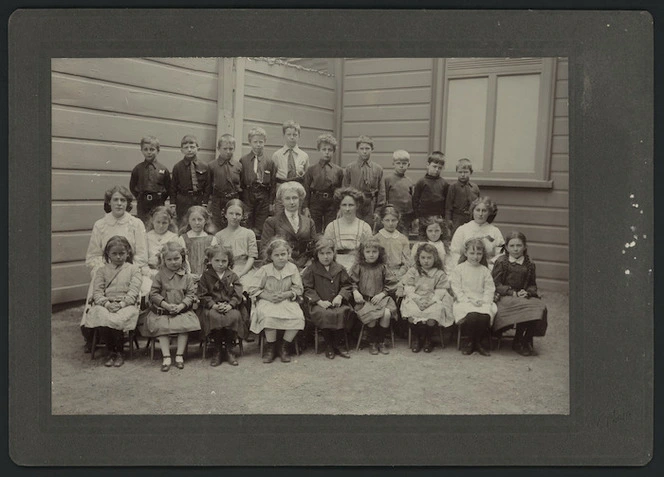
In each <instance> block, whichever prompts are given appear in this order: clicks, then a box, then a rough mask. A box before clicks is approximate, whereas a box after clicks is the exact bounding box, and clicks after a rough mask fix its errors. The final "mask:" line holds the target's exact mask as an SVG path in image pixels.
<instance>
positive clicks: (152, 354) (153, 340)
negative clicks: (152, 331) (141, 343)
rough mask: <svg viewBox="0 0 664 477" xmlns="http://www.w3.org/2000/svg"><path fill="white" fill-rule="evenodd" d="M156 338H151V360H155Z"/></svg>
mask: <svg viewBox="0 0 664 477" xmlns="http://www.w3.org/2000/svg"><path fill="white" fill-rule="evenodd" d="M154 342H155V339H154V338H150V360H153V359H154Z"/></svg>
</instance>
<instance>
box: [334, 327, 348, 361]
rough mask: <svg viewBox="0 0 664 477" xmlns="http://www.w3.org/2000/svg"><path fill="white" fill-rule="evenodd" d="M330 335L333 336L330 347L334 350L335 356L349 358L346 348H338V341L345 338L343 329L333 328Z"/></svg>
mask: <svg viewBox="0 0 664 477" xmlns="http://www.w3.org/2000/svg"><path fill="white" fill-rule="evenodd" d="M332 336H333V337H334V338H333V341H332V349H333V351H334V354H335V355H337V356H341V357H342V358H346V359H348V358H350V355H349V354H348V351H346V348H344V349H340V348H339V343H341V342H342V340H345V334H344V330H343V329H341V330H335V331H334V332H333V333H332ZM344 346H345V345H344Z"/></svg>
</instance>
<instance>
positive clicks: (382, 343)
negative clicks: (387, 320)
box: [376, 325, 390, 354]
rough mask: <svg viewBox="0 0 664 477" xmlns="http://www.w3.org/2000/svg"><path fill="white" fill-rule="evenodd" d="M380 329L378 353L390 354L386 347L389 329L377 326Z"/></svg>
mask: <svg viewBox="0 0 664 477" xmlns="http://www.w3.org/2000/svg"><path fill="white" fill-rule="evenodd" d="M376 328H378V338H377V341H378V352H379V353H381V354H390V351H389V350H388V349H387V348H386V347H385V334H386V333H387V330H388V329H389V328H383V327H382V326H380V325H376Z"/></svg>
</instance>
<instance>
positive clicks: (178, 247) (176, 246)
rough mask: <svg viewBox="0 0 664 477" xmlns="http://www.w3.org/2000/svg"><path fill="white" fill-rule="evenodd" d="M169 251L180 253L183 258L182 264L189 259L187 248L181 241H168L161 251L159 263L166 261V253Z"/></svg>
mask: <svg viewBox="0 0 664 477" xmlns="http://www.w3.org/2000/svg"><path fill="white" fill-rule="evenodd" d="M168 252H177V253H179V254H180V257H181V258H182V264H183V265H184V262H185V261H186V260H187V249H186V248H185V247H184V246H183V245H182V244H181V243H180V242H176V241H174V240H171V241H169V242H166V243H165V244H164V246H163V247H161V250H160V251H159V263H161V264H163V263H164V255H166V254H167V253H168Z"/></svg>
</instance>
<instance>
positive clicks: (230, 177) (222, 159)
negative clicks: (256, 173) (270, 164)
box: [208, 134, 242, 231]
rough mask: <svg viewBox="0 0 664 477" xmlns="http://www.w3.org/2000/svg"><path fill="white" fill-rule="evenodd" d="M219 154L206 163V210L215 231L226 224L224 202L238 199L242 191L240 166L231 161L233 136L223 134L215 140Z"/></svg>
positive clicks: (233, 148)
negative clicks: (210, 216) (207, 175)
mask: <svg viewBox="0 0 664 477" xmlns="http://www.w3.org/2000/svg"><path fill="white" fill-rule="evenodd" d="M217 151H218V152H219V156H218V157H217V160H216V161H212V162H210V163H209V164H208V170H209V171H210V172H209V175H210V177H209V181H208V187H209V191H208V193H209V196H210V203H209V204H208V211H209V212H210V215H212V223H214V226H215V228H216V230H217V231H219V230H221V229H222V228H224V227H225V226H226V218H225V217H224V209H225V208H226V202H228V201H229V200H231V199H238V198H239V197H240V192H241V191H242V185H241V184H242V166H240V163H239V162H236V161H233V153H234V152H235V138H234V137H233V136H231V135H230V134H224V135H222V136H221V137H220V138H219V141H218V142H217Z"/></svg>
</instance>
